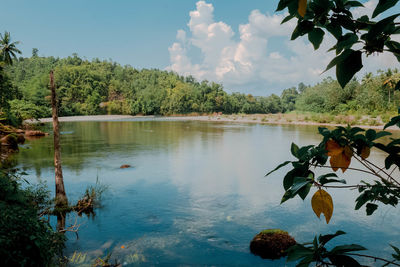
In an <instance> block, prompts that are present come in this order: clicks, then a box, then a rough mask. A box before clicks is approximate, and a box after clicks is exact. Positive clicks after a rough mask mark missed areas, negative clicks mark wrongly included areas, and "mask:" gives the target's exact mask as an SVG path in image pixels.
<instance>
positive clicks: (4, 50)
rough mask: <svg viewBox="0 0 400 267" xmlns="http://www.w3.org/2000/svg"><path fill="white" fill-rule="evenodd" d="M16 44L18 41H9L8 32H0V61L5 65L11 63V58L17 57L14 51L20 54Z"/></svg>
mask: <svg viewBox="0 0 400 267" xmlns="http://www.w3.org/2000/svg"><path fill="white" fill-rule="evenodd" d="M17 44H19V42H18V41H16V42H11V36H10V33H9V32H4V35H2V34H1V33H0V61H3V62H4V63H5V64H6V65H12V63H13V59H17V56H16V53H18V54H21V51H20V50H19V49H18V48H17Z"/></svg>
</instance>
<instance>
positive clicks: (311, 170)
mask: <svg viewBox="0 0 400 267" xmlns="http://www.w3.org/2000/svg"><path fill="white" fill-rule="evenodd" d="M389 124H390V122H389V123H388V125H389ZM318 129H319V133H320V134H321V135H322V136H323V140H322V141H321V143H320V144H318V145H309V146H304V147H301V148H300V147H298V146H297V145H296V144H294V143H292V146H291V153H292V155H293V156H294V157H296V160H295V161H286V162H284V163H282V164H280V165H279V166H278V167H277V168H275V169H274V170H272V171H271V172H269V173H268V174H267V175H266V176H268V175H270V174H271V173H273V172H274V171H276V170H278V169H280V168H282V167H284V166H286V165H288V164H291V165H292V167H293V168H292V170H290V171H289V172H287V173H286V175H285V176H284V178H283V188H284V189H285V194H284V195H283V197H282V200H281V203H283V202H285V201H287V200H289V199H291V198H294V197H295V196H297V195H298V196H300V197H301V198H302V199H303V200H304V199H305V198H306V196H307V195H308V194H309V192H310V189H311V188H312V187H313V186H314V187H316V188H317V189H318V190H317V191H316V192H315V194H314V195H313V197H312V200H311V204H312V208H313V210H314V212H315V213H316V215H317V216H318V217H319V216H320V214H321V213H323V214H324V215H325V219H326V222H327V223H329V220H330V218H331V216H332V214H333V201H332V197H331V196H330V195H329V193H328V192H327V191H326V190H327V189H329V188H352V189H358V192H359V194H360V195H359V197H358V198H357V199H356V206H355V209H359V208H361V207H362V206H364V205H365V204H367V205H366V210H367V215H371V214H372V213H373V212H374V211H375V210H376V209H377V208H378V205H377V203H382V204H385V205H392V206H396V205H397V204H398V202H399V200H400V181H399V180H398V178H397V177H394V175H393V173H394V171H395V169H398V168H399V167H400V155H399V152H400V139H393V138H391V141H390V142H389V143H384V142H383V143H382V142H379V140H380V139H381V138H382V137H384V136H390V135H391V133H390V132H387V131H378V132H377V131H375V130H373V129H368V130H364V129H361V128H359V127H354V128H352V127H350V126H348V127H342V126H339V127H337V128H336V129H334V130H332V131H331V130H328V129H327V128H323V127H319V128H318ZM371 148H376V149H379V150H381V151H382V152H383V153H386V158H385V162H384V166H378V165H376V164H375V163H373V162H371V161H369V160H368V157H369V154H370V150H371ZM328 159H329V164H328ZM352 160H354V161H357V162H359V163H360V164H361V166H362V167H363V168H354V167H351V161H352ZM324 168H331V169H332V170H333V171H334V172H331V173H327V174H322V175H319V176H317V177H316V174H315V171H316V170H317V169H324ZM339 169H340V170H341V171H342V172H345V171H347V170H352V171H357V172H362V173H363V174H368V175H370V177H371V178H373V179H375V180H374V182H373V183H367V182H365V181H360V182H359V183H358V184H354V185H348V184H347V182H346V180H344V179H339V178H338V175H337V174H336V173H335V172H337V171H338V170H339ZM332 183H338V184H343V185H331V184H332Z"/></svg>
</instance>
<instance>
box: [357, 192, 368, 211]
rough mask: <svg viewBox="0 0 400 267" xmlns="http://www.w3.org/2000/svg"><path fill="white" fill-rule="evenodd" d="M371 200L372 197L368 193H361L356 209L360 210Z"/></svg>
mask: <svg viewBox="0 0 400 267" xmlns="http://www.w3.org/2000/svg"><path fill="white" fill-rule="evenodd" d="M369 200H370V197H369V195H368V194H366V193H363V194H361V195H359V196H358V197H357V199H356V206H355V208H354V209H355V210H359V209H360V208H361V207H362V206H363V205H364V204H365V203H367V202H368V201H369Z"/></svg>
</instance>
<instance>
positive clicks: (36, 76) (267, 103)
mask: <svg viewBox="0 0 400 267" xmlns="http://www.w3.org/2000/svg"><path fill="white" fill-rule="evenodd" d="M51 69H54V71H55V75H56V76H55V80H56V83H57V88H58V92H57V93H58V96H59V99H60V101H59V103H58V106H59V112H60V115H61V116H66V115H94V114H104V113H109V114H127V115H135V114H144V115H158V114H159V115H169V114H185V113H192V112H197V113H213V112H223V113H278V112H282V111H284V110H292V109H293V107H294V98H293V97H292V96H291V95H290V94H295V95H296V94H297V91H296V90H295V89H294V92H293V90H292V91H291V92H290V94H287V96H285V97H284V99H283V101H281V98H280V97H279V96H277V95H271V96H269V97H255V96H252V95H250V94H249V95H245V94H241V93H233V94H227V93H226V92H225V91H224V90H223V87H222V85H220V84H217V83H214V82H208V81H202V82H197V81H196V80H195V79H194V78H193V77H191V76H188V77H182V76H179V75H178V74H176V73H174V72H167V71H160V70H155V69H153V70H146V69H143V70H137V69H134V68H132V67H130V66H121V65H119V64H117V63H115V62H111V61H100V60H98V59H94V60H92V61H88V60H83V59H81V58H79V57H78V56H77V55H76V54H74V55H73V56H72V57H68V58H64V59H59V58H53V57H39V56H37V54H35V55H33V56H32V57H31V58H20V59H19V60H18V61H17V62H15V63H14V64H13V66H9V67H8V68H7V74H8V75H9V76H10V77H11V80H12V81H13V83H14V85H15V86H16V88H18V89H19V91H20V92H21V93H22V96H20V97H18V98H19V100H23V101H26V102H25V103H31V104H34V105H36V106H38V107H39V108H42V110H45V109H47V107H48V106H49V102H48V98H49V93H50V92H49V90H48V83H49V80H48V73H49V71H50V70H51ZM285 95H286V94H285Z"/></svg>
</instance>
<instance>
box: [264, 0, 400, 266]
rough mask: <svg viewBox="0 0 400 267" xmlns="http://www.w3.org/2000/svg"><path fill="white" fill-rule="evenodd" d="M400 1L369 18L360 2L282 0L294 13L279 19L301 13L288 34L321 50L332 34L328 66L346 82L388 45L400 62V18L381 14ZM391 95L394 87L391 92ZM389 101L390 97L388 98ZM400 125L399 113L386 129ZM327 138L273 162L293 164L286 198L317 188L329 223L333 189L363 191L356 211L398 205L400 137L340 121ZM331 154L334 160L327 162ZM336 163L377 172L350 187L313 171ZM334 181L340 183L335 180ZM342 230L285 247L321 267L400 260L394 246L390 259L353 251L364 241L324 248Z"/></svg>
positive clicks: (388, 1)
mask: <svg viewBox="0 0 400 267" xmlns="http://www.w3.org/2000/svg"><path fill="white" fill-rule="evenodd" d="M398 2H399V0H379V2H378V3H377V5H376V7H375V9H374V11H373V14H372V17H371V18H370V17H369V16H367V15H364V16H361V17H359V18H355V17H354V15H353V13H352V9H353V8H355V7H363V4H362V3H361V2H359V1H354V0H280V1H279V4H278V7H277V11H281V10H284V9H286V8H287V9H288V11H289V15H288V16H287V17H286V18H285V19H284V20H283V21H282V23H285V22H287V21H289V20H291V19H293V18H297V26H296V28H295V29H294V31H293V33H292V37H291V39H292V40H294V39H297V38H298V37H300V36H304V35H306V34H307V35H308V39H309V41H310V42H311V43H312V44H313V46H314V49H318V48H319V47H320V45H321V43H322V41H323V39H324V36H325V34H326V32H328V33H330V34H331V35H333V36H334V37H335V39H336V44H335V45H334V46H333V47H332V48H331V49H330V51H335V52H336V57H335V58H334V59H333V60H332V61H331V62H330V63H329V64H328V66H327V68H326V70H329V69H331V68H333V67H336V77H337V80H338V82H339V84H340V85H341V87H342V88H344V87H345V86H346V84H347V83H348V82H349V81H350V80H351V79H352V78H353V77H354V75H355V74H356V73H357V72H358V71H360V70H361V69H362V67H363V65H362V54H365V55H367V56H369V55H371V54H373V53H382V52H384V51H387V52H390V53H392V54H393V55H394V56H395V57H396V58H397V60H398V61H399V62H400V43H399V42H396V41H394V40H393V39H392V35H394V34H400V23H399V22H397V21H396V19H397V18H398V17H399V16H400V13H397V14H393V15H390V16H388V17H385V18H383V19H380V18H379V20H377V19H378V18H377V17H378V15H380V14H381V13H383V12H384V11H386V10H390V9H391V8H393V7H394V6H395V5H396V4H397V3H398ZM386 85H388V86H389V87H390V90H391V89H394V90H398V89H400V81H397V80H396V81H393V80H390V82H389V81H388V82H386ZM389 93H390V91H389ZM389 102H390V100H389ZM394 125H397V126H398V127H400V116H397V117H394V118H392V119H391V121H390V122H389V123H387V124H386V125H385V127H384V129H386V128H388V127H390V126H394ZM319 133H320V134H321V135H322V136H323V138H322V141H321V143H320V144H318V145H309V146H304V147H298V146H297V145H296V144H294V143H293V144H292V146H291V153H292V155H293V156H294V157H296V160H295V161H286V162H284V163H282V164H280V165H279V166H278V167H276V168H275V169H274V170H272V171H271V172H269V173H268V174H267V175H269V174H271V173H272V172H274V171H276V170H278V169H280V168H282V167H284V166H286V165H288V164H291V165H292V167H293V168H292V170H290V171H289V172H287V173H286V175H285V176H284V178H283V187H284V189H285V194H284V195H283V197H282V200H281V203H283V202H285V201H287V200H289V199H291V198H294V197H295V196H297V195H298V196H300V197H301V198H302V199H303V200H304V199H305V198H306V197H307V195H308V194H309V192H310V190H311V188H312V187H316V188H317V191H316V192H315V193H314V195H313V197H312V199H311V206H312V209H313V210H314V212H315V214H316V215H317V216H318V217H320V215H321V214H324V216H325V219H326V223H329V221H330V219H331V217H332V214H333V209H334V205H333V199H332V197H331V195H330V194H329V193H328V192H327V190H328V189H329V188H351V189H358V193H359V196H358V198H357V199H356V201H355V202H356V205H355V209H356V210H357V209H360V208H361V207H362V206H364V205H365V207H366V212H367V215H371V214H372V213H374V211H375V210H376V209H377V208H378V204H379V203H380V204H384V205H392V206H396V205H397V204H398V202H399V199H400V180H399V178H398V177H394V175H393V173H394V171H395V170H396V169H400V139H393V138H392V139H391V141H390V142H388V143H387V142H386V143H382V142H379V141H378V139H380V138H382V137H384V136H389V135H391V133H389V132H386V131H379V132H376V131H375V130H372V129H369V130H366V131H365V130H363V129H361V128H358V127H354V128H352V127H350V126H348V127H337V128H336V129H334V130H328V129H327V128H322V127H320V128H319ZM372 148H375V149H378V150H380V151H382V152H383V153H385V154H386V158H385V161H384V163H383V165H384V166H378V165H377V164H375V163H374V162H371V161H369V160H368V157H369V155H370V152H371V149H372ZM328 159H329V165H327V162H328ZM352 160H353V161H358V162H359V163H360V164H361V166H362V167H361V168H355V167H351V161H352ZM323 168H331V169H332V170H333V171H334V172H337V171H338V170H339V169H340V170H342V172H343V173H344V172H345V171H346V170H352V171H358V172H362V173H363V174H368V175H370V177H372V178H373V182H372V183H368V182H365V181H360V182H359V183H358V184H354V185H347V184H346V180H344V179H340V178H339V177H338V176H337V174H336V173H334V172H332V173H328V174H322V175H319V176H316V174H315V171H316V170H318V169H323ZM332 183H337V184H338V185H332ZM342 234H344V232H342V231H338V232H336V234H334V235H325V236H321V235H320V236H319V238H318V239H317V238H315V239H314V241H313V242H312V243H309V244H303V245H300V244H297V245H295V246H293V247H291V248H290V249H289V250H288V259H287V260H288V261H298V266H308V265H309V264H310V263H312V262H316V263H317V265H318V266H331V265H335V266H361V265H360V264H359V263H358V261H357V260H356V259H355V258H353V257H351V256H359V257H368V258H372V259H374V260H380V261H383V262H384V263H385V265H384V266H386V265H389V264H393V265H396V266H400V264H398V263H396V261H400V250H399V249H398V248H397V247H395V246H393V245H391V246H392V248H393V249H394V251H395V253H394V254H392V256H393V260H392V261H389V260H385V259H382V258H378V257H374V256H368V255H361V254H356V253H354V251H359V250H364V249H365V248H363V247H361V246H359V245H354V244H352V245H342V246H336V247H334V248H333V249H332V250H327V248H326V247H325V245H326V243H327V242H328V241H330V240H331V239H332V238H334V237H336V236H339V235H342Z"/></svg>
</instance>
